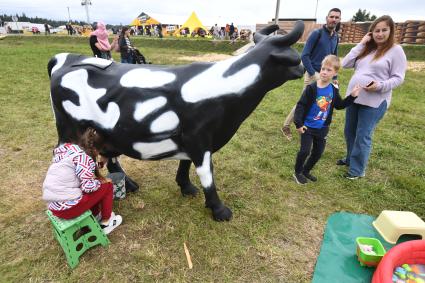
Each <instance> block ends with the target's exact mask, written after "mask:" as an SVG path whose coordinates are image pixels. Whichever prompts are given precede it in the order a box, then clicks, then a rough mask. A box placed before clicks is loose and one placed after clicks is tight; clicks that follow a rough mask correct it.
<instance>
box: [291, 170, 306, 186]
mask: <svg viewBox="0 0 425 283" xmlns="http://www.w3.org/2000/svg"><path fill="white" fill-rule="evenodd" d="M293 176H294V179H295V182H297V184H299V185H304V184H307V178H306V177H304V175H303V174H297V173H294V175H293Z"/></svg>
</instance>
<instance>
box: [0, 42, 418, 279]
mask: <svg viewBox="0 0 425 283" xmlns="http://www.w3.org/2000/svg"><path fill="white" fill-rule="evenodd" d="M135 43H136V46H138V47H140V49H141V50H142V52H143V53H144V54H145V55H146V57H147V58H148V59H149V60H150V61H152V62H154V63H156V64H183V63H185V61H184V60H181V59H180V58H181V57H183V56H199V55H203V54H205V53H211V52H214V51H216V52H219V53H225V54H230V53H231V52H232V51H233V50H234V49H235V48H236V47H237V46H231V45H229V44H228V43H218V44H216V45H213V44H212V43H211V42H208V41H199V42H198V41H184V40H183V41H180V42H178V41H175V42H172V41H167V40H164V41H163V42H162V44H161V41H148V40H135ZM344 50H345V49H344ZM347 50H348V49H347ZM411 50H414V51H412V53H409V52H411ZM417 50H422V51H423V50H425V49H423V48H422V49H420V48H419V49H418V48H417V47H415V48H412V49H409V48H406V53H407V54H408V58H409V59H411V58H413V60H421V61H425V55H424V54H425V53H424V52H422V53H421V52H420V51H417ZM60 52H73V53H83V54H91V52H90V50H89V46H88V42H87V39H85V40H82V39H77V38H73V39H70V38H60V37H51V38H45V37H8V38H6V39H3V40H1V41H0V62H1V78H0V109H1V111H0V157H1V160H2V163H3V166H2V167H1V168H3V171H2V172H3V173H2V181H1V185H0V193H1V198H0V281H1V282H21V281H29V282H99V281H102V282H154V281H166V282H276V281H279V282H309V281H310V280H311V278H312V272H313V270H314V265H315V262H316V258H317V256H318V253H319V248H320V244H321V241H322V233H323V231H324V227H325V223H326V219H327V218H328V216H329V215H330V214H332V213H334V212H337V211H349V212H354V213H367V214H370V215H375V216H377V215H378V214H379V213H380V212H381V211H382V210H384V209H389V210H411V211H414V212H416V213H417V214H418V215H419V216H420V217H422V218H424V217H425V164H424V161H425V122H424V116H425V115H424V114H425V92H424V90H423V85H422V83H423V82H424V81H425V72H424V71H423V70H422V71H421V72H413V71H408V72H407V75H406V80H405V83H404V84H403V85H402V86H401V87H399V88H398V89H396V90H395V91H394V94H393V102H392V105H391V107H390V109H389V111H388V112H387V114H386V116H385V118H384V119H383V121H382V122H381V123H380V124H379V126H378V128H377V130H376V133H375V136H374V148H373V152H372V155H371V158H370V164H369V168H368V170H367V176H366V178H363V179H361V180H357V181H350V180H346V179H344V178H342V177H341V176H342V174H343V173H344V168H337V166H336V165H335V161H336V160H337V159H338V158H340V157H342V156H343V154H344V148H345V143H344V138H343V124H344V111H339V112H337V113H335V115H334V121H333V124H332V129H331V131H330V134H329V138H328V145H327V148H326V151H325V154H324V156H323V158H322V159H321V160H320V162H319V164H318V165H317V167H316V168H315V173H316V175H317V176H318V177H319V181H318V182H317V183H314V184H312V183H309V184H308V185H306V186H298V185H296V184H295V183H294V181H293V179H292V171H293V165H294V159H295V155H296V152H297V149H298V146H299V138H298V137H295V139H294V140H293V141H292V142H288V141H286V140H284V139H283V138H282V136H281V133H280V131H279V128H280V127H281V124H282V121H283V118H284V116H285V115H286V114H287V113H288V112H289V110H290V109H291V107H292V106H293V105H294V103H295V102H296V101H297V99H298V97H299V95H300V90H301V86H302V82H301V80H298V81H291V82H288V83H286V84H285V85H283V86H281V87H279V88H277V89H275V90H273V91H271V92H270V93H269V94H268V95H267V96H266V97H265V99H264V100H263V102H262V103H261V104H260V105H259V107H258V108H257V109H256V111H255V112H254V113H253V114H252V115H251V116H250V117H249V118H248V119H247V120H246V121H245V123H244V124H243V125H242V127H241V128H240V129H239V131H238V132H237V134H236V135H235V136H234V137H233V139H232V140H231V141H230V142H229V143H228V144H227V145H226V146H225V147H224V148H223V149H222V150H221V151H220V152H218V153H216V154H215V155H214V157H213V160H214V166H215V167H214V169H215V173H216V174H215V178H216V184H217V187H218V190H219V194H220V196H221V198H222V200H223V201H224V202H225V204H226V205H228V206H229V207H230V208H231V209H232V210H233V213H234V217H233V219H232V220H231V221H230V222H226V223H219V222H215V221H213V220H212V218H211V213H210V210H208V209H206V208H205V207H204V198H203V196H199V197H197V198H189V199H188V198H183V197H182V196H181V195H180V191H179V189H178V187H177V185H176V184H175V182H174V178H175V172H176V169H177V164H178V163H177V161H160V162H142V161H136V160H132V159H129V158H125V157H124V158H122V165H123V166H124V167H125V168H126V170H127V172H128V174H129V175H130V176H131V177H133V179H135V180H136V181H137V182H138V183H139V184H140V185H141V189H140V191H139V192H137V193H135V194H131V195H129V196H128V197H127V198H126V199H125V200H123V201H120V202H116V203H115V209H114V210H115V211H116V212H117V213H119V214H121V215H123V218H124V223H123V225H122V226H121V227H119V228H118V229H117V230H116V231H114V232H113V233H112V234H111V235H110V237H109V238H110V240H111V242H112V244H111V245H110V246H109V247H107V248H102V247H97V248H94V249H91V250H90V251H88V252H87V253H86V254H84V255H83V256H82V257H81V262H80V264H79V266H78V267H77V268H76V269H75V270H70V269H69V268H68V266H67V264H66V260H65V256H64V254H63V252H62V250H61V248H60V246H59V245H58V243H57V242H56V240H55V239H54V238H53V235H52V231H51V227H50V223H49V222H48V220H47V217H46V216H45V213H44V211H45V204H44V203H43V202H42V200H41V184H42V182H43V179H44V176H45V172H46V170H47V168H48V166H49V164H50V159H51V152H52V149H53V147H54V146H55V143H56V141H57V136H56V129H55V124H54V119H53V115H52V112H51V107H50V99H49V80H48V76H47V68H46V65H47V62H48V60H49V58H51V57H52V56H53V55H54V54H56V53H60ZM409 54H415V55H411V56H410V55H409ZM419 54H422V55H421V56H422V57H421V56H420V55H419ZM114 57H115V59H118V56H117V55H116V54H115V55H114ZM351 75H352V71H348V70H343V71H342V72H341V73H340V82H341V88H342V92H345V89H346V86H347V84H348V81H349V78H350V77H351ZM191 176H192V180H193V181H194V182H195V183H196V184H197V185H198V186H199V180H198V179H197V177H196V175H195V174H194V172H191ZM184 242H186V244H187V246H188V248H189V251H190V253H191V256H192V260H193V265H194V267H193V269H191V270H190V269H188V265H187V262H186V257H185V254H184V249H183V243H184ZM353 252H354V251H353Z"/></svg>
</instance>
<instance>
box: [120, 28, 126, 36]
mask: <svg viewBox="0 0 425 283" xmlns="http://www.w3.org/2000/svg"><path fill="white" fill-rule="evenodd" d="M126 31H128V27H123V28H122V29H121V33H120V37H124V36H125V32H126Z"/></svg>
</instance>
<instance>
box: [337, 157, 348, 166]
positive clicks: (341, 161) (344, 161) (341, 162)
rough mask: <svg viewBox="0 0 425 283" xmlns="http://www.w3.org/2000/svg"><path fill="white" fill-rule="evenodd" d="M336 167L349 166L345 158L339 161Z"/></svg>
mask: <svg viewBox="0 0 425 283" xmlns="http://www.w3.org/2000/svg"><path fill="white" fill-rule="evenodd" d="M336 165H339V166H341V165H345V166H348V163H347V159H345V158H343V159H339V160H338V161H337V162H336Z"/></svg>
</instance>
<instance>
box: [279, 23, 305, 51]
mask: <svg viewBox="0 0 425 283" xmlns="http://www.w3.org/2000/svg"><path fill="white" fill-rule="evenodd" d="M303 33H304V22H303V21H296V22H295V25H294V28H293V29H292V31H291V32H290V33H288V34H287V35H284V36H283V37H282V38H281V39H280V40H279V41H280V43H285V45H287V46H290V45H292V44H294V43H296V42H297V41H298V39H300V37H301V36H302V35H303Z"/></svg>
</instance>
